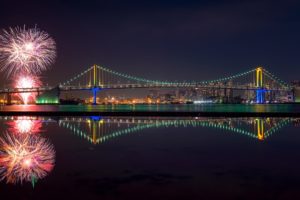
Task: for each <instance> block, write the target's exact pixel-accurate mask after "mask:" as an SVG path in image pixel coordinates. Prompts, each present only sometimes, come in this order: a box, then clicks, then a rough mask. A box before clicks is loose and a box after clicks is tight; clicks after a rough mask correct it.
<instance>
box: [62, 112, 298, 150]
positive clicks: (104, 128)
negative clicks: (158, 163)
mask: <svg viewBox="0 0 300 200" xmlns="http://www.w3.org/2000/svg"><path fill="white" fill-rule="evenodd" d="M292 122H294V123H296V122H298V120H297V119H295V118H293V119H291V118H198V117H196V118H150V117H145V118H141V117H132V118H130V117H89V118H75V117H66V118H60V119H59V126H60V127H63V128H67V129H69V130H71V131H72V132H73V133H74V134H75V135H78V136H80V137H82V138H84V139H86V140H87V141H89V142H91V143H93V144H100V143H103V142H105V141H107V140H111V139H114V138H117V137H120V136H122V135H126V134H131V133H135V132H139V131H142V130H144V129H151V128H162V127H175V128H176V127H195V128H196V127H207V128H213V129H220V130H224V131H227V132H232V133H236V134H241V135H245V136H247V137H250V138H254V139H258V140H264V139H266V138H268V137H270V136H271V135H272V134H273V133H275V132H276V131H278V130H279V129H280V128H282V127H284V126H286V125H288V124H289V123H292Z"/></svg>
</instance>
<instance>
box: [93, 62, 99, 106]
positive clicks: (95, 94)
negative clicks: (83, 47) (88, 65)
mask: <svg viewBox="0 0 300 200" xmlns="http://www.w3.org/2000/svg"><path fill="white" fill-rule="evenodd" d="M97 73H98V72H97V65H94V67H93V86H92V92H93V104H94V105H97V92H98V91H99V90H100V86H99V85H98V84H97V83H98V81H97ZM99 78H100V77H99Z"/></svg>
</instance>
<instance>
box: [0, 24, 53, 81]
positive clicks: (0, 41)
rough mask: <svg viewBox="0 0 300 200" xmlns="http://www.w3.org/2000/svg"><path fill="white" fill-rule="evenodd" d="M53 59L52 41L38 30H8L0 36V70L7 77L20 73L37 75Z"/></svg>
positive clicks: (18, 28)
mask: <svg viewBox="0 0 300 200" xmlns="http://www.w3.org/2000/svg"><path fill="white" fill-rule="evenodd" d="M55 57H56V45H55V42H54V40H53V39H52V38H51V37H50V36H49V35H48V34H47V33H46V32H44V31H40V30H39V29H38V28H29V29H26V28H25V26H24V27H23V28H20V27H17V28H14V29H13V28H10V29H9V30H3V34H1V35H0V64H1V68H0V70H1V71H5V72H6V73H7V75H8V76H9V75H11V74H18V73H20V72H21V73H24V72H25V73H30V74H39V73H40V72H42V71H44V70H46V69H47V67H48V66H49V65H50V64H51V63H53V62H54V60H55Z"/></svg>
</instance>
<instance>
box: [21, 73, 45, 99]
mask: <svg viewBox="0 0 300 200" xmlns="http://www.w3.org/2000/svg"><path fill="white" fill-rule="evenodd" d="M40 85H41V82H40V81H39V79H38V77H36V76H31V75H21V76H18V77H17V78H16V82H15V87H16V88H34V87H39V86H40ZM17 95H18V96H19V97H20V98H21V99H22V101H23V103H24V104H27V103H28V101H29V99H30V98H32V99H35V97H36V93H33V92H24V93H19V94H17Z"/></svg>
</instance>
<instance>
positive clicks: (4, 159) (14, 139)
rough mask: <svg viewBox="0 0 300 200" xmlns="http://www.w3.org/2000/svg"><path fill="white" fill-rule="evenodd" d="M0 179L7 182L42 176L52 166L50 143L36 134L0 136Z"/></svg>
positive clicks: (52, 155)
mask: <svg viewBox="0 0 300 200" xmlns="http://www.w3.org/2000/svg"><path fill="white" fill-rule="evenodd" d="M0 147H1V148H0V180H1V181H2V180H6V182H7V183H12V184H16V183H23V182H32V183H33V184H34V183H35V182H36V181H37V180H38V179H42V178H44V177H45V176H46V175H47V174H48V173H50V172H51V171H52V169H53V167H54V162H55V151H54V147H53V145H52V144H50V143H49V142H48V140H46V139H45V138H42V137H39V136H37V135H10V134H5V135H4V137H3V138H0Z"/></svg>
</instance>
